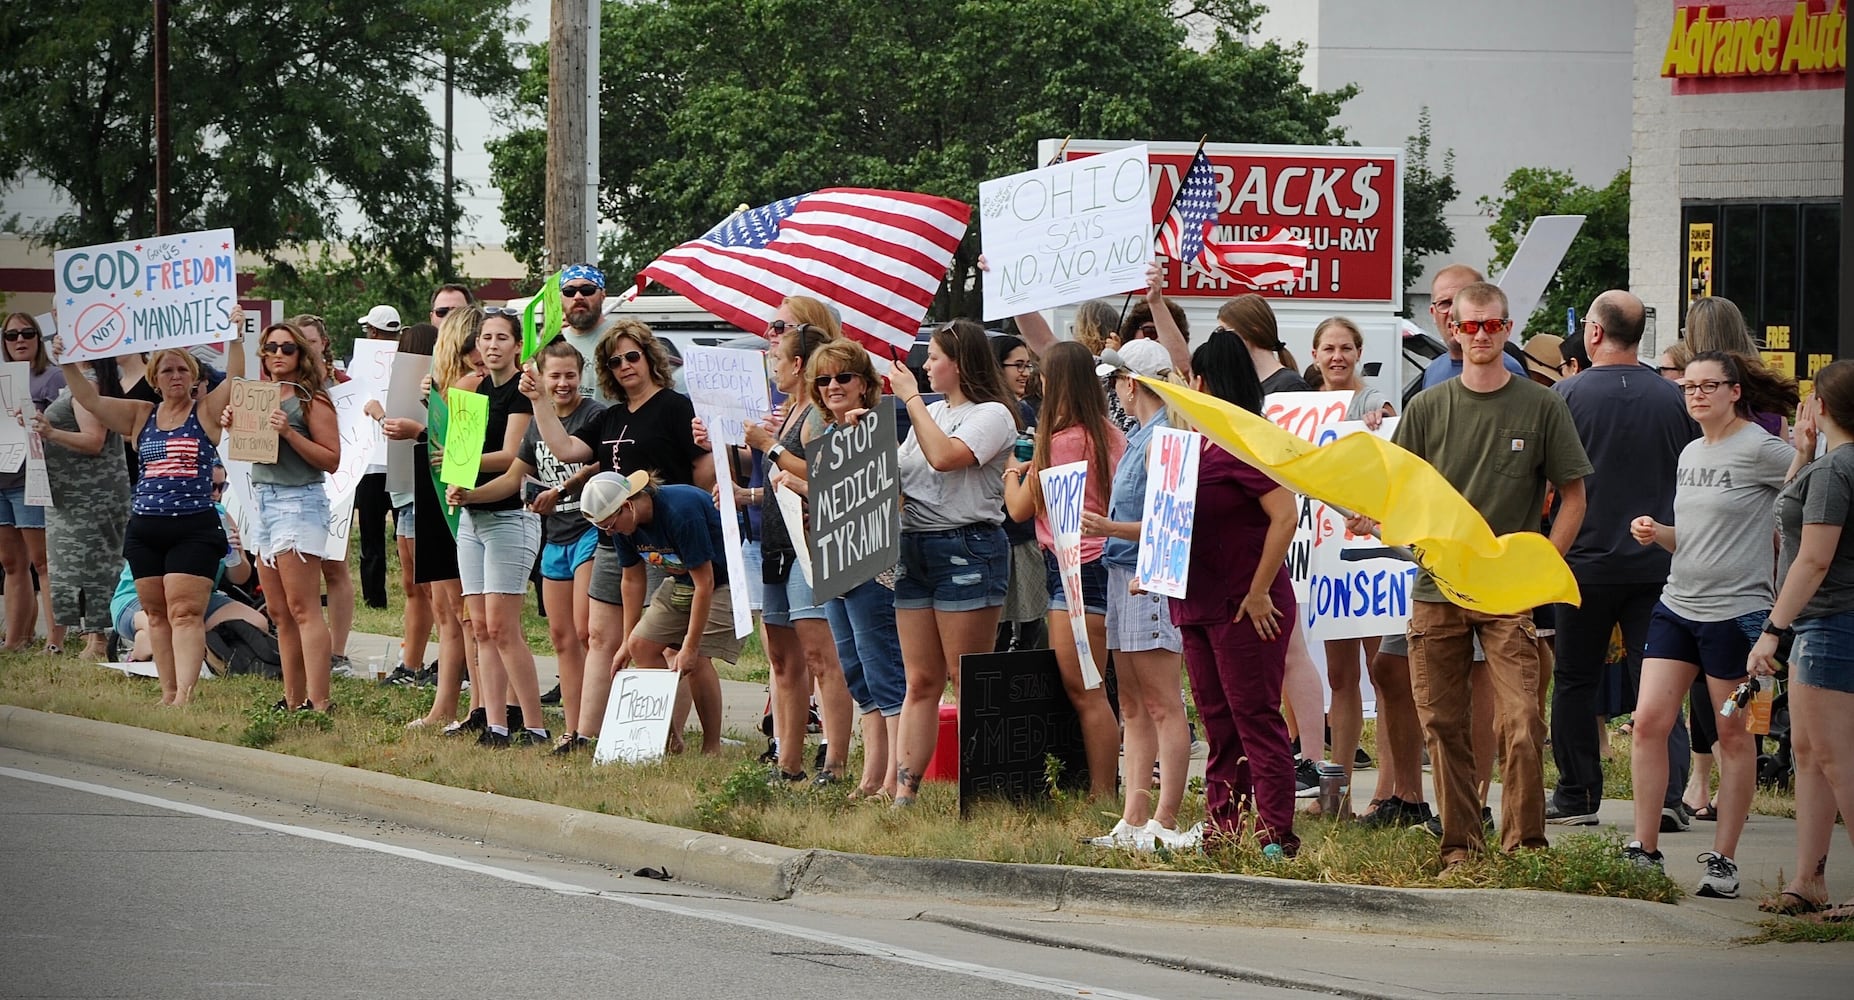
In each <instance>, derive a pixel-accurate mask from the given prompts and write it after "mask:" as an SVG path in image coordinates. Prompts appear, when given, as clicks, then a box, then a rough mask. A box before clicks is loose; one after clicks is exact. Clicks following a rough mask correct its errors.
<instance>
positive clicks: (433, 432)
mask: <svg viewBox="0 0 1854 1000" xmlns="http://www.w3.org/2000/svg"><path fill="white" fill-rule="evenodd" d="M421 377H422V376H421ZM427 406H428V407H429V409H428V410H427V411H426V414H427V416H428V417H429V418H430V420H431V423H430V424H429V425H427V427H426V437H427V438H428V439H429V440H430V441H431V443H432V444H434V445H437V446H438V447H439V448H444V447H446V445H445V442H446V441H447V440H448V439H449V436H450V430H451V408H450V407H448V406H446V405H445V404H444V394H443V393H441V392H434V393H431V394H430V399H429V400H427ZM414 454H416V452H415V453H414ZM446 454H447V455H448V454H449V452H448V451H447V452H446ZM421 474H422V475H429V476H430V477H431V487H432V489H433V490H435V491H437V494H438V501H439V505H440V506H441V507H442V508H443V510H444V523H445V524H446V525H447V526H448V527H449V528H450V529H451V537H452V538H456V537H457V518H458V514H457V508H455V507H453V506H451V505H450V504H447V503H444V502H443V501H444V480H443V479H442V478H440V477H439V475H438V470H437V469H435V468H432V467H431V466H429V465H427V466H426V467H425V468H424V469H423V470H422V472H421ZM472 485H475V484H474V483H473V484H472Z"/></svg>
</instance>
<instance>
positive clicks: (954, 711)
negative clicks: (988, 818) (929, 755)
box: [921, 705, 959, 782]
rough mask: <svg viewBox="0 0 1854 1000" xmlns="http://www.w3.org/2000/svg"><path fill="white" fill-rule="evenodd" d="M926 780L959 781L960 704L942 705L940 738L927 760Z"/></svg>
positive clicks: (924, 777) (923, 777)
mask: <svg viewBox="0 0 1854 1000" xmlns="http://www.w3.org/2000/svg"><path fill="white" fill-rule="evenodd" d="M921 778H922V780H924V781H952V782H957V781H959V706H958V705H941V706H940V738H939V741H938V742H936V743H935V744H934V747H933V760H931V761H928V762H927V773H926V774H923V775H921Z"/></svg>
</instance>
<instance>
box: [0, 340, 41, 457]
mask: <svg viewBox="0 0 1854 1000" xmlns="http://www.w3.org/2000/svg"><path fill="white" fill-rule="evenodd" d="M33 409H34V407H33V405H32V364H31V363H30V362H26V361H6V362H0V472H8V473H11V472H18V471H19V470H20V468H21V467H22V466H24V465H25V464H26V457H27V454H28V452H29V451H30V450H31V444H30V442H29V441H28V438H29V437H30V436H31V433H30V429H31V423H30V421H31V420H32V411H33ZM15 414H18V415H17V416H15Z"/></svg>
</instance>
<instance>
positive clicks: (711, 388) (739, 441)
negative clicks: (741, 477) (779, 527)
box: [682, 347, 772, 638]
mask: <svg viewBox="0 0 1854 1000" xmlns="http://www.w3.org/2000/svg"><path fill="white" fill-rule="evenodd" d="M682 375H683V384H684V385H685V386H686V387H687V388H688V392H689V402H690V403H691V404H692V405H693V406H694V407H695V415H696V416H697V417H699V418H700V419H701V421H702V426H704V427H706V428H708V437H709V439H710V440H711V441H712V442H713V443H714V444H715V445H717V446H742V445H745V444H746V443H747V436H746V433H745V431H744V429H743V428H744V427H745V425H746V424H749V423H759V422H760V421H762V420H764V419H766V415H767V414H768V413H771V412H772V400H771V398H770V397H769V394H768V393H767V391H766V354H765V352H763V351H736V350H730V349H728V348H723V347H688V348H684V349H683V352H682ZM722 464H723V466H724V467H725V466H726V464H727V463H726V462H725V461H723V463H722ZM715 497H716V503H717V504H718V505H719V506H720V508H721V540H722V542H723V543H724V546H725V548H726V549H727V578H728V579H729V580H738V581H741V586H742V587H743V591H742V592H743V593H744V592H745V591H744V588H745V587H746V586H747V582H746V581H747V560H746V556H745V555H744V554H743V549H742V547H741V542H740V515H739V513H738V511H737V509H736V508H735V506H734V491H733V490H719V491H717V492H716V494H715ZM734 634H735V636H737V637H743V638H744V637H745V636H748V635H751V634H753V607H752V603H751V602H749V601H745V600H740V601H735V602H734Z"/></svg>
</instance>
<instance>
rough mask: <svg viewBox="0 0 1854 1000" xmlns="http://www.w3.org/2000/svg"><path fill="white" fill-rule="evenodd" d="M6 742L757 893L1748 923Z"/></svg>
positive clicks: (1453, 920) (1343, 921)
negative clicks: (587, 807)
mask: <svg viewBox="0 0 1854 1000" xmlns="http://www.w3.org/2000/svg"><path fill="white" fill-rule="evenodd" d="M0 746H7V747H12V748H15V749H18V750H24V751H27V752H30V753H39V754H45V755H48V756H54V757H60V758H64V759H68V760H75V761H79V762H82V763H87V764H95V765H100V766H104V767H112V768H120V769H126V770H133V771H140V772H144V773H155V774H161V775H167V776H172V777H179V778H184V779H186V780H189V781H195V782H198V783H200V784H203V785H208V786H215V787H220V788H225V789H230V790H233V791H238V792H243V793H247V794H253V795H262V796H266V797H271V798H278V799H283V800H285V801H289V802H298V803H302V804H303V805H307V806H312V807H315V808H318V809H327V810H332V811H335V812H341V813H349V814H353V815H359V816H367V817H370V818H374V819H381V820H387V821H390V822H395V823H401V824H404V825H407V826H414V827H420V828H424V829H429V830H436V831H438V832H441V833H445V834H449V835H452V836H458V837H467V838H471V839H474V840H484V841H493V842H495V843H499V844H503V845H507V846H511V847H517V848H520V849H523V850H532V851H537V852H545V853H549V854H557V855H561V856H563V857H570V858H578V859H581V860H586V861H592V862H595V863H599V864H606V865H611V866H612V867H614V868H619V869H622V870H625V871H629V870H632V869H635V868H639V867H643V866H650V867H655V868H662V869H667V870H668V871H669V872H671V873H672V874H673V875H675V876H676V877H677V878H679V879H683V880H685V881H689V882H693V883H697V884H700V885H706V886H712V887H714V888H717V889H723V890H726V891H729V892H733V893H737V894H740V895H744V896H748V897H752V898H757V899H769V900H780V899H787V898H790V897H791V896H793V895H795V894H798V893H815V894H827V893H834V894H844V895H867V894H869V893H871V892H881V893H892V892H914V893H920V894H923V895H930V896H936V897H940V898H944V899H948V900H954V901H961V900H968V901H985V902H1009V903H1012V904H1017V905H1024V904H1032V905H1038V906H1045V907H1048V908H1050V909H1052V910H1065V911H1067V910H1081V911H1088V912H1094V913H1110V914H1119V915H1125V916H1137V917H1145V918H1157V919H1170V920H1180V919H1183V920H1190V919H1198V920H1209V921H1216V922H1222V923H1231V922H1234V923H1248V924H1261V925H1266V926H1274V927H1282V926H1296V927H1308V928H1318V929H1325V930H1337V931H1360V932H1378V933H1382V932H1385V931H1394V932H1396V933H1405V934H1431V935H1441V936H1448V937H1465V938H1483V939H1501V938H1512V939H1516V940H1524V941H1529V942H1534V943H1537V942H1541V941H1563V942H1582V943H1599V942H1601V943H1620V942H1680V943H1686V944H1694V943H1699V942H1707V941H1719V942H1724V941H1731V940H1735V939H1737V938H1740V937H1742V936H1744V935H1745V934H1746V933H1748V932H1749V930H1750V928H1749V927H1748V925H1746V924H1743V923H1740V922H1738V921H1735V920H1732V919H1729V918H1726V917H1722V916H1717V915H1714V914H1709V913H1704V912H1698V911H1693V910H1683V909H1680V908H1678V907H1674V906H1667V905H1664V904H1659V903H1648V902H1643V901H1641V900H1630V899H1608V898H1599V897H1592V896H1573V895H1567V894H1564V893H1555V892H1522V891H1490V890H1478V889H1388V888H1380V887H1376V886H1350V885H1330V884H1324V883H1317V882H1299V881H1291V880H1287V879H1272V878H1260V877H1255V876H1244V875H1221V874H1201V873H1189V872H1150V871H1127V870H1119V869H1103V868H1081V867H1074V866H1064V865H1030V864H1000V863H993V862H983V861H961V860H951V859H937V858H898V857H884V856H875V855H864V854H843V853H839V852H835V851H818V850H797V849H793V848H788V847H778V846H774V845H771V844H762V843H758V842H756V841H750V840H740V839H737V838H733V837H723V836H718V835H714V834H705V833H698V832H694V831H690V830H683V829H679V828H676V827H669V826H662V825H659V824H655V823H645V822H642V821H639V820H632V819H625V818H622V817H617V816H606V815H602V814H599V813H589V812H585V811H582V810H578V809H569V808H566V807H564V806H556V805H551V804H547V803H540V802H531V801H528V800H526V799H517V798H511V797H509V796H503V795H492V794H489V793H486V792H476V791H469V790H465V789H457V788H449V787H446V786H444V785H437V784H432V783H429V782H424V781H416V780H413V779H410V778H401V777H397V776H395V775H389V774H381V773H379V772H375V771H367V770H363V769H360V768H355V767H343V766H340V765H337V764H329V763H325V762H322V761H315V760H307V759H304V758H299V757H290V756H286V755H284V754H276V753H270V752H267V751H263V750H252V749H249V748H246V747H238V746H231V745H228V744H223V743H214V742H210V741H207V740H198V739H193V738H191V737H186V736H175V735H172V734H169V733H160V732H155V731H152V730H147V729H139V728H136V727H133V726H125V725H117V724H114V723H107V722H96V721H92V720H89V719H80V718H75V717H72V716H64V715H54V714H50V713H46V712H38V711H34V710H32V709H26V708H19V707H16V706H11V705H0ZM1153 957H1154V958H1155V959H1157V960H1163V959H1162V957H1160V956H1153ZM1207 971H1214V970H1208V969H1207Z"/></svg>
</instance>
